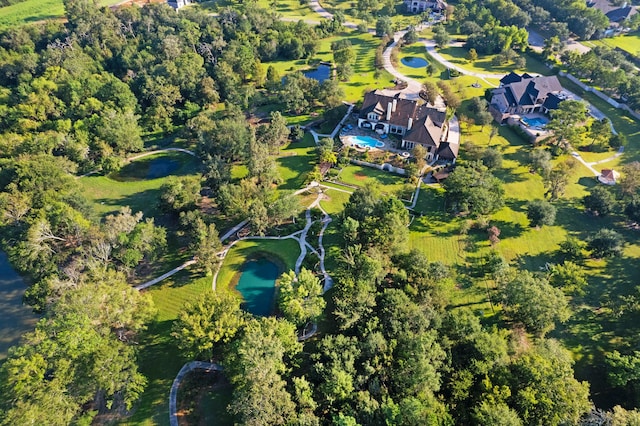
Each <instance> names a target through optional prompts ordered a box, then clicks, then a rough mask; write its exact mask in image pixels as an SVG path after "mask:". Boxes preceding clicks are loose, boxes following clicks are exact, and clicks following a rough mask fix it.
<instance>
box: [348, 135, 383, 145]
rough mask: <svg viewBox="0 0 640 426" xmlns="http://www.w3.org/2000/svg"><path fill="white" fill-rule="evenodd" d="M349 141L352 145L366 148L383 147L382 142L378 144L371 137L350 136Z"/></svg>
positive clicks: (376, 140) (377, 141)
mask: <svg viewBox="0 0 640 426" xmlns="http://www.w3.org/2000/svg"><path fill="white" fill-rule="evenodd" d="M349 141H350V142H351V143H352V144H353V145H359V146H362V147H367V148H382V147H383V146H384V142H380V141H379V140H378V139H376V138H372V137H371V136H350V138H349Z"/></svg>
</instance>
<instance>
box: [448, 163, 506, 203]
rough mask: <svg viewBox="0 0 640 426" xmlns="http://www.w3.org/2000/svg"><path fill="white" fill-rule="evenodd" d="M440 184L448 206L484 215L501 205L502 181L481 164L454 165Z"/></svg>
mask: <svg viewBox="0 0 640 426" xmlns="http://www.w3.org/2000/svg"><path fill="white" fill-rule="evenodd" d="M442 186H443V187H444V189H445V191H446V194H445V197H446V199H447V203H448V204H449V206H450V207H452V208H454V209H456V210H458V211H461V212H469V213H470V214H471V215H474V216H477V215H486V214H490V213H493V212H495V211H497V210H498V209H500V208H501V207H502V205H503V195H504V190H503V189H502V183H501V182H500V180H499V179H498V178H496V177H495V176H493V175H492V174H491V173H490V172H489V171H488V170H487V168H486V167H485V166H483V165H481V164H473V165H471V166H458V167H456V169H455V170H454V171H453V172H452V173H451V175H449V177H448V178H447V180H445V182H444V183H443V185H442Z"/></svg>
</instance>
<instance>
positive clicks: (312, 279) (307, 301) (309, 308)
mask: <svg viewBox="0 0 640 426" xmlns="http://www.w3.org/2000/svg"><path fill="white" fill-rule="evenodd" d="M278 307H279V308H280V311H281V312H282V314H283V315H284V317H285V318H286V319H287V320H289V321H291V322H292V323H294V324H296V326H298V327H302V326H304V325H305V324H306V323H307V322H309V321H315V320H316V319H317V318H319V317H320V315H322V310H323V309H324V307H325V301H324V299H323V298H322V284H321V283H320V280H319V279H318V278H317V277H316V276H315V275H314V274H313V272H312V271H310V270H308V269H306V268H302V270H301V271H300V274H299V275H298V276H297V277H296V275H295V272H293V271H289V272H287V273H285V274H283V275H282V276H281V277H280V281H279V287H278Z"/></svg>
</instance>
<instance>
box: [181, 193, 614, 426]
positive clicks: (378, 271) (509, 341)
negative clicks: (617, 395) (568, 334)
mask: <svg viewBox="0 0 640 426" xmlns="http://www.w3.org/2000/svg"><path fill="white" fill-rule="evenodd" d="M407 220H408V217H407V212H406V209H404V208H403V207H402V206H401V203H399V202H398V201H397V200H396V199H395V198H393V197H389V196H386V195H384V194H382V193H380V191H379V189H377V188H375V187H367V188H364V189H361V190H357V191H356V192H355V193H354V194H353V195H352V196H351V197H350V200H349V202H348V203H347V204H346V206H345V210H344V212H343V213H342V214H341V215H340V217H339V218H338V221H339V226H340V230H341V233H342V235H343V236H344V238H343V241H342V244H343V247H342V255H341V257H340V259H339V267H338V268H337V271H335V274H334V278H335V283H336V284H335V289H334V291H333V294H332V296H331V299H332V300H331V302H330V303H329V306H330V309H329V311H328V312H326V313H325V316H326V317H327V318H326V319H325V323H326V324H327V325H325V332H324V333H323V334H321V335H320V336H319V337H318V338H316V339H313V340H310V341H308V342H305V343H304V348H303V347H302V344H300V343H297V342H296V341H295V327H294V324H293V323H289V322H288V321H287V320H286V319H279V320H276V319H274V318H268V319H259V320H256V319H252V318H249V317H247V316H246V315H244V314H242V313H241V311H240V309H239V305H238V302H237V301H234V300H228V301H226V302H225V301H224V300H223V298H222V296H204V298H203V302H206V303H201V302H198V306H200V308H198V309H194V305H193V304H190V305H189V306H188V307H187V309H186V310H185V313H184V315H183V316H182V317H181V322H180V325H179V330H180V333H176V334H175V336H176V338H178V341H179V342H181V345H183V347H184V348H185V349H186V350H189V353H191V354H198V353H200V358H201V359H210V358H211V357H213V358H215V359H219V360H220V361H221V362H222V363H223V364H224V365H225V368H227V369H228V374H229V377H230V380H231V382H232V384H233V389H234V391H233V392H234V393H233V399H232V402H231V404H230V406H229V409H230V410H231V411H232V412H233V413H234V414H235V419H236V421H238V422H240V423H242V424H256V425H258V424H274V425H278V424H298V425H302V424H305V425H320V424H327V425H328V424H352V425H357V424H363V425H364V424H367V425H368V424H397V425H425V424H436V425H449V424H477V425H493V424H501V425H504V424H508V425H523V424H540V425H542V424H545V425H560V424H577V423H578V421H579V420H580V418H581V417H582V416H583V415H587V413H588V412H589V410H590V402H589V400H588V397H589V389H588V386H587V384H586V383H584V382H579V381H577V380H576V379H575V378H574V377H573V369H572V361H571V357H570V354H569V353H568V352H567V351H566V350H565V349H563V348H562V347H561V346H560V344H559V343H558V342H557V341H555V340H552V339H546V338H545V337H543V336H544V334H545V333H546V332H547V331H549V330H551V329H552V328H553V327H554V325H555V323H556V322H559V321H565V320H566V319H567V317H568V315H569V312H570V311H569V309H568V302H567V299H566V297H565V295H564V292H563V291H562V290H561V289H560V288H557V287H554V286H553V285H552V284H551V283H552V282H553V283H556V282H562V278H553V281H552V278H551V277H557V276H558V274H564V275H561V276H566V275H567V274H566V273H565V272H563V271H564V270H562V271H559V272H554V273H555V274H556V275H547V274H541V273H535V274H531V273H528V272H521V271H516V270H513V269H511V268H509V266H508V265H507V264H506V263H505V262H504V260H503V259H501V257H500V256H499V255H497V254H495V252H493V253H492V254H493V256H489V257H491V258H493V260H489V259H487V262H486V263H485V266H484V267H483V268H484V271H485V272H484V273H487V274H489V275H491V276H493V277H495V279H497V280H498V281H499V294H500V297H502V299H503V302H502V303H503V304H504V306H505V315H504V318H505V320H506V321H508V322H510V323H511V324H513V327H509V328H505V327H502V326H501V327H497V326H493V327H486V326H483V325H482V323H481V321H480V318H479V317H478V316H477V315H476V314H475V313H473V312H472V311H471V310H469V309H456V310H452V311H449V310H448V309H447V307H448V305H449V303H450V297H451V289H452V286H453V285H454V275H453V271H451V270H449V268H447V267H446V266H444V265H443V264H441V263H439V262H430V261H429V260H428V259H427V258H426V257H425V255H424V254H422V253H421V252H419V251H417V250H407V243H406V242H407V237H408V229H407V226H406V223H407ZM390 238H391V240H390ZM565 269H566V268H565ZM283 279H285V281H286V284H285V294H284V295H283V296H281V303H283V305H281V306H282V307H284V308H285V309H287V311H286V312H285V317H291V319H293V320H295V321H296V322H297V323H298V324H301V323H302V322H304V321H305V319H303V317H307V318H308V315H309V314H305V315H303V316H302V317H300V316H298V315H297V314H294V315H291V314H292V313H291V312H290V311H289V309H290V308H291V307H296V306H300V305H298V304H297V303H296V304H293V305H291V304H290V301H291V297H292V293H291V290H292V288H291V284H292V283H293V282H294V281H295V277H294V275H292V274H290V273H288V274H286V275H285V277H284V278H283ZM298 279H299V280H300V284H299V286H300V288H302V287H305V288H309V286H311V287H314V288H315V289H316V290H315V291H316V292H317V289H319V288H320V285H319V283H318V282H317V280H316V279H314V278H313V277H312V273H311V272H310V271H305V272H304V273H303V274H301V276H300V277H298ZM314 281H315V282H314ZM303 282H304V283H305V284H303ZM307 284H308V285H307ZM294 288H295V287H294ZM305 294H306V290H305ZM212 298H213V300H211V299H212ZM211 306H216V308H215V309H213V308H211ZM296 312H302V310H300V309H298V308H296ZM296 318H299V319H296ZM520 327H524V329H526V331H528V332H530V333H531V335H530V336H526V333H524V332H523V331H522V329H521V328H520ZM198 336H200V337H198ZM205 336H208V337H207V338H206V339H204V340H202V337H205ZM194 338H195V340H194ZM212 342H213V345H212V344H211V343H212ZM197 348H200V349H197ZM303 349H304V350H303ZM199 350H204V352H198V351H199ZM625 413H626V412H625ZM603 415H608V414H606V413H603Z"/></svg>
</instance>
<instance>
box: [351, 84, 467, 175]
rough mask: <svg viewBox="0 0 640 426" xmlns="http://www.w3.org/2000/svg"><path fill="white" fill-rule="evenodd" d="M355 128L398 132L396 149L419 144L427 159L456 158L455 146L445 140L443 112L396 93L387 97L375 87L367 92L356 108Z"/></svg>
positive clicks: (445, 123) (377, 131) (444, 114)
mask: <svg viewBox="0 0 640 426" xmlns="http://www.w3.org/2000/svg"><path fill="white" fill-rule="evenodd" d="M358 127H359V128H362V129H370V130H373V131H375V132H376V133H378V134H379V135H384V134H394V135H398V136H399V137H400V138H401V143H400V146H399V148H400V149H406V150H411V149H413V148H415V147H416V146H417V145H422V146H424V148H425V149H426V150H427V161H433V160H438V159H443V160H448V161H452V162H455V160H456V158H457V157H458V148H459V145H458V144H455V143H449V142H447V133H448V123H447V120H446V111H444V110H440V109H436V108H431V107H428V106H427V105H426V104H425V103H424V102H422V101H421V100H418V99H406V98H403V97H401V96H400V95H399V94H396V95H395V96H389V95H387V94H384V93H383V92H381V91H379V90H374V91H371V92H368V93H366V94H365V96H364V101H363V103H362V108H361V109H360V113H359V116H358Z"/></svg>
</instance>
